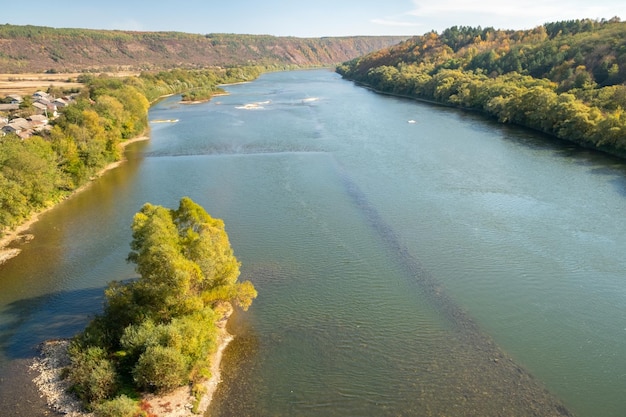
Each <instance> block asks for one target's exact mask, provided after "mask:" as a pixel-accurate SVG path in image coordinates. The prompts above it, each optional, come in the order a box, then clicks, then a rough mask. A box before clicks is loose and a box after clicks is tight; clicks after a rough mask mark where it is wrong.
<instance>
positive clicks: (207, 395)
mask: <svg viewBox="0 0 626 417" xmlns="http://www.w3.org/2000/svg"><path fill="white" fill-rule="evenodd" d="M232 312H233V309H232V306H231V307H230V308H228V309H227V311H226V312H225V313H224V315H223V316H222V319H220V320H219V321H218V322H217V327H218V347H217V350H216V351H215V353H213V355H212V357H211V377H210V378H209V379H208V380H206V381H204V382H203V384H202V385H203V386H204V389H205V391H204V395H203V396H202V398H201V400H200V403H199V405H198V407H197V409H196V413H194V412H193V405H192V404H193V403H194V402H195V401H196V399H195V397H194V396H193V395H192V392H191V387H190V386H184V387H180V388H178V389H176V390H174V391H172V392H170V393H167V394H164V395H158V396H157V395H145V396H144V397H143V398H142V401H145V403H147V404H148V406H149V407H148V408H149V409H150V411H151V412H152V413H154V414H156V415H157V416H159V417H192V416H196V415H202V414H204V413H205V412H206V410H207V409H208V408H209V405H210V404H211V401H212V399H213V395H214V393H215V391H216V389H217V386H218V384H219V383H220V381H221V373H220V364H221V361H222V356H223V353H224V349H226V347H227V346H228V344H229V343H230V342H231V341H232V340H233V338H234V336H233V335H231V334H230V333H228V330H227V329H226V324H227V322H228V319H229V317H230V316H231V314H232ZM68 346H69V340H67V339H64V340H51V341H47V342H44V343H42V344H41V346H40V354H39V356H37V357H36V358H35V359H34V360H33V363H32V365H31V366H30V369H31V370H32V371H33V372H34V373H35V374H36V376H35V377H34V378H33V382H34V384H35V385H36V387H37V389H38V391H39V393H40V396H41V397H42V398H44V399H45V401H46V403H47V405H48V407H49V408H50V409H51V410H52V411H54V412H57V413H61V414H65V415H66V416H68V417H94V416H95V414H94V413H89V412H86V411H84V410H83V408H82V406H81V404H80V401H79V400H78V399H77V398H76V397H75V396H73V395H72V394H70V393H68V388H69V383H68V382H67V381H66V380H64V379H63V378H62V375H63V369H64V368H65V367H67V366H68V365H69V357H68V355H67V348H68Z"/></svg>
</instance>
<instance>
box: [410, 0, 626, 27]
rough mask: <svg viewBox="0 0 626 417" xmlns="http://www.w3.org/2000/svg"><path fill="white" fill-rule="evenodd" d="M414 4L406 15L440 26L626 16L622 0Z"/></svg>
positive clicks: (451, 0)
mask: <svg viewBox="0 0 626 417" xmlns="http://www.w3.org/2000/svg"><path fill="white" fill-rule="evenodd" d="M413 6H414V7H413V9H412V10H410V11H408V12H407V13H406V15H407V16H410V17H411V18H412V19H415V20H417V21H419V22H426V23H436V24H437V26H439V27H440V28H442V25H443V27H450V26H453V25H468V26H476V25H481V26H483V27H486V26H494V27H498V28H504V29H519V28H530V27H534V26H537V25H541V24H543V23H546V22H554V21H559V20H570V19H582V18H591V19H600V18H606V19H610V18H612V17H614V16H619V17H621V18H623V17H624V16H625V15H626V6H625V3H624V2H623V0H619V1H617V0H596V1H595V2H589V1H588V0H584V1H581V0H543V1H541V0H518V1H515V2H503V1H501V0H481V1H479V2H476V1H465V0H436V1H432V0H413Z"/></svg>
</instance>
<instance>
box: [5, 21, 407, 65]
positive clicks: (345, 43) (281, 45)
mask: <svg viewBox="0 0 626 417" xmlns="http://www.w3.org/2000/svg"><path fill="white" fill-rule="evenodd" d="M405 39H406V37H394V36H389V37H384V36H357V37H342V38H295V37H275V36H269V35H234V34H208V35H196V34H188V33H180V32H131V31H107V30H87V29H54V28H49V27H40V26H15V25H8V24H7V25H0V73H22V72H44V71H48V72H78V71H89V70H92V71H119V70H122V69H124V70H152V69H167V68H174V67H178V68H203V67H207V66H214V65H217V66H230V65H248V64H256V65H264V66H279V67H285V66H292V65H295V66H322V65H335V64H338V63H340V62H343V61H346V60H350V59H352V58H355V57H357V56H361V55H365V54H367V53H369V52H371V51H374V50H379V49H382V48H385V47H388V46H390V45H393V44H396V43H399V42H401V41H402V40H405Z"/></svg>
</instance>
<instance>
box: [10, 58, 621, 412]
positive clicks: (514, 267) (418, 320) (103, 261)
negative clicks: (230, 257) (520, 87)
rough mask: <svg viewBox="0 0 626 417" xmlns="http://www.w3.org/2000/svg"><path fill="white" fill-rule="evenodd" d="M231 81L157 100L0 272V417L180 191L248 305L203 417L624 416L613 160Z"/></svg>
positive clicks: (454, 123)
mask: <svg viewBox="0 0 626 417" xmlns="http://www.w3.org/2000/svg"><path fill="white" fill-rule="evenodd" d="M226 89H227V90H228V91H229V93H230V94H229V95H228V96H220V97H216V98H214V99H213V100H212V101H211V102H208V103H203V104H196V105H181V104H179V102H178V100H179V98H178V97H170V98H167V99H165V100H163V101H161V102H159V103H158V104H156V105H155V106H153V107H152V108H151V110H150V115H149V116H150V119H151V120H152V121H153V122H156V121H158V120H161V121H168V122H164V123H151V128H152V131H151V140H150V141H149V142H144V143H137V144H133V145H130V146H129V147H128V148H127V157H128V161H127V162H126V163H124V164H123V165H121V166H120V167H119V168H117V169H115V170H112V171H110V172H108V173H106V174H105V175H104V176H103V177H101V178H100V179H98V180H97V181H95V182H94V183H93V184H92V185H91V186H90V187H88V189H87V190H86V191H84V192H82V193H80V194H78V195H76V196H74V197H73V198H71V199H69V200H67V201H65V202H63V203H62V204H60V205H59V206H58V207H57V208H55V209H53V210H51V211H49V212H47V213H46V214H44V215H43V216H42V218H41V220H40V221H39V222H38V223H36V224H35V225H34V226H33V227H32V228H31V233H32V234H33V235H34V236H35V237H34V239H33V240H32V241H31V242H29V243H26V244H23V245H22V249H23V251H22V253H21V254H20V255H19V256H18V257H16V258H14V259H12V260H10V261H8V262H7V263H5V264H4V265H1V266H0V371H1V375H3V377H2V378H1V379H0V405H2V407H0V410H8V409H10V410H12V412H11V414H10V415H12V416H32V415H37V414H36V413H43V411H42V410H43V408H42V404H41V401H37V400H35V399H33V398H34V397H35V395H34V393H31V394H28V395H26V396H24V395H17V393H18V392H20V393H21V392H23V390H24V389H26V388H25V387H27V386H28V379H27V377H25V376H24V372H23V369H24V366H25V364H26V363H28V360H29V359H30V358H31V357H32V355H33V352H34V350H33V349H34V346H36V345H37V343H39V342H41V341H43V340H45V339H49V338H58V337H69V336H71V335H73V334H74V333H75V332H77V331H78V330H80V329H81V328H82V327H83V326H84V325H85V324H86V323H87V321H88V320H89V318H90V317H91V316H93V315H94V314H96V313H97V312H98V311H100V308H101V302H102V292H103V290H104V288H105V286H106V283H107V282H109V281H111V280H124V279H130V278H133V277H134V276H135V273H134V271H133V267H132V265H129V264H127V263H126V262H125V257H126V255H127V254H128V252H129V242H130V239H131V232H130V224H131V222H132V216H133V214H134V213H135V212H136V211H137V210H139V208H140V207H141V206H142V205H143V203H145V202H151V203H154V204H161V205H166V206H169V207H174V206H175V205H176V204H177V202H178V200H179V199H180V198H181V197H182V196H189V197H191V198H192V199H193V200H194V201H196V202H198V203H199V204H201V205H202V206H203V207H205V208H206V209H207V211H208V212H209V213H210V214H211V215H212V216H214V217H219V218H222V219H224V221H225V223H226V229H227V232H228V233H229V236H230V240H231V244H232V245H233V248H234V250H235V254H236V255H237V257H238V258H239V260H240V261H241V263H242V278H243V279H249V280H251V281H252V282H253V283H254V285H255V286H256V288H257V290H258V292H259V296H258V298H257V300H255V302H254V304H253V306H252V307H251V308H250V309H249V311H247V312H238V313H237V314H235V316H233V317H232V318H231V320H230V323H229V326H230V330H231V332H233V333H234V334H235V335H236V339H235V341H234V342H232V343H231V345H229V347H228V348H227V350H226V352H225V357H224V362H223V364H222V369H223V383H222V384H221V385H220V387H219V389H218V392H217V393H216V396H215V397H214V401H213V405H212V407H211V409H210V410H209V412H210V414H211V415H214V416H231V415H238V416H243V415H255V416H282V415H284V416H318V415H325V416H345V415H354V416H360V415H363V416H365V415H376V416H405V415H406V416H412V415H421V416H430V415H432V416H440V415H451V416H499V415H507V416H509V415H510V416H526V415H528V416H530V415H567V414H572V415H576V416H580V417H618V416H622V415H623V413H624V410H625V409H626V361H624V358H625V357H626V343H625V342H626V313H625V312H626V308H625V307H626V283H625V282H624V276H625V274H624V271H626V260H625V257H624V253H626V223H625V222H624V221H623V218H624V206H625V204H624V203H625V199H626V164H625V163H624V162H622V161H620V160H617V159H615V158H612V157H609V156H606V155H602V154H599V153H596V152H592V151H587V150H583V149H580V148H577V147H575V146H572V145H570V144H567V143H564V142H560V141H556V140H553V139H551V138H548V137H545V136H542V135H540V134H537V133H535V132H530V131H527V130H523V129H518V128H515V127H511V126H503V125H499V124H496V123H494V122H493V121H491V120H487V119H485V118H484V117H482V116H480V115H477V114H472V113H465V112H461V111H458V110H454V109H449V108H445V107H438V106H433V105H429V104H424V103H419V102H415V101H411V100H407V99H402V98H396V97H390V96H385V95H380V94H376V93H374V92H372V91H369V90H367V89H364V88H362V87H359V86H356V85H354V84H353V83H351V82H348V81H345V80H342V79H341V78H340V77H339V76H338V75H337V74H334V73H333V72H330V71H326V70H315V71H296V72H282V73H270V74H265V75H263V76H261V77H260V78H259V79H258V80H256V81H254V82H252V83H247V84H239V85H232V86H227V87H226ZM175 120H177V121H176V122H173V121H175ZM0 415H3V414H2V411H0Z"/></svg>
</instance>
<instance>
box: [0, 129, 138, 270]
mask: <svg viewBox="0 0 626 417" xmlns="http://www.w3.org/2000/svg"><path fill="white" fill-rule="evenodd" d="M148 139H150V137H149V136H146V135H142V136H138V137H136V138H133V139H129V140H126V141H124V142H122V143H120V145H119V146H120V148H122V149H124V148H125V147H126V146H128V145H130V144H131V143H135V142H139V141H143V140H148ZM125 160H126V159H124V158H123V159H121V160H119V161H115V162H113V163H111V164H109V165H107V166H106V167H104V168H103V169H102V170H100V171H99V172H98V173H97V174H96V175H95V176H94V177H93V178H91V180H90V181H89V182H87V183H86V184H85V185H83V186H81V187H79V188H77V189H76V190H74V191H72V192H71V193H70V194H69V195H68V196H67V197H65V199H67V198H70V197H72V196H73V195H75V194H77V193H80V192H81V191H83V190H85V189H86V188H87V187H89V186H90V185H91V183H92V181H93V180H95V179H96V178H98V177H100V176H102V175H103V174H104V173H105V172H107V171H110V170H112V169H114V168H117V167H118V166H120V165H121V164H122V163H123V162H124V161H125ZM57 204H58V203H57ZM55 206H56V204H54V205H52V206H50V207H48V208H45V209H43V210H40V211H38V212H37V213H34V214H33V215H32V216H31V217H30V218H29V219H28V220H26V221H25V222H24V223H22V224H21V225H19V226H18V227H16V228H14V229H12V230H10V231H7V232H5V233H4V234H3V235H2V237H1V238H0V265H2V264H3V263H4V262H6V261H8V260H9V259H11V258H13V257H15V256H17V255H19V253H20V249H18V248H9V247H8V246H9V245H11V244H12V243H18V242H25V241H29V240H31V239H32V238H33V236H32V235H29V234H27V233H26V232H27V231H28V229H30V227H31V226H32V225H33V224H34V223H35V222H37V220H39V216H41V215H42V214H43V213H45V212H47V211H48V210H50V209H52V208H54V207H55Z"/></svg>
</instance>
